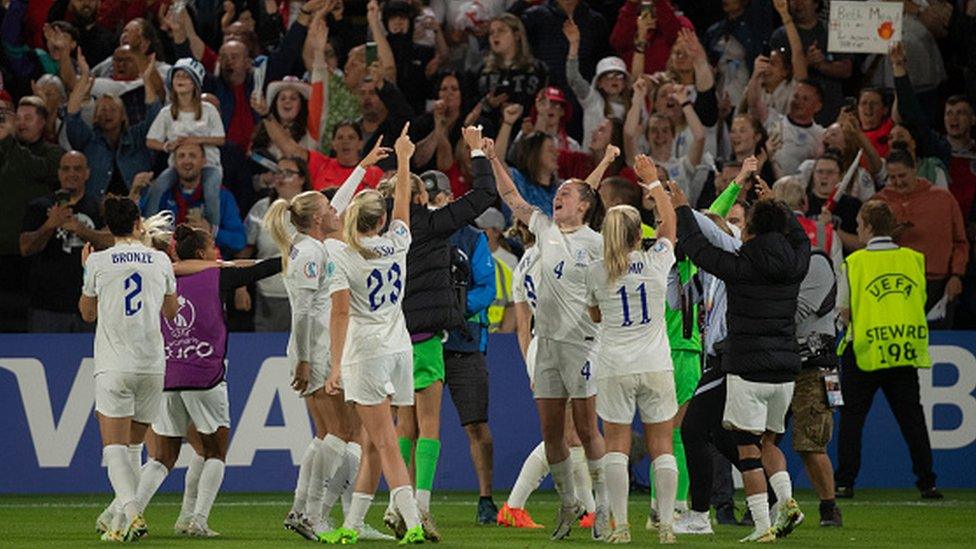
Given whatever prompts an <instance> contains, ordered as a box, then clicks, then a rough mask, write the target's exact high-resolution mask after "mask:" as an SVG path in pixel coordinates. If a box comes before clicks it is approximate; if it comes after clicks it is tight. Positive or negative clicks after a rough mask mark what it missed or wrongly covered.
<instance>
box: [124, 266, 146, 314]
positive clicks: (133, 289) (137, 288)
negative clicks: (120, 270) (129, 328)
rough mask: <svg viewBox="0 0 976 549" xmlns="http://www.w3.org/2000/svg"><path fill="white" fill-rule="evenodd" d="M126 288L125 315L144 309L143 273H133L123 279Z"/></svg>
mask: <svg viewBox="0 0 976 549" xmlns="http://www.w3.org/2000/svg"><path fill="white" fill-rule="evenodd" d="M123 285H124V288H125V292H126V293H125V316H132V315H134V314H136V313H138V312H139V311H141V310H142V299H141V298H140V297H139V294H141V293H142V275H140V274H139V273H132V274H131V275H129V276H127V277H126V279H125V280H124V281H123Z"/></svg>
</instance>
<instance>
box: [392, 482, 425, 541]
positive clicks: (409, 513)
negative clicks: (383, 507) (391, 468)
mask: <svg viewBox="0 0 976 549" xmlns="http://www.w3.org/2000/svg"><path fill="white" fill-rule="evenodd" d="M390 499H391V500H393V504H394V505H396V510H397V511H399V512H400V516H401V517H403V522H405V523H407V529H408V530H409V529H410V528H413V527H414V526H417V525H419V524H420V511H419V510H418V509H417V500H415V499H414V497H413V489H412V488H410V486H397V487H396V488H394V489H393V491H391V492H390Z"/></svg>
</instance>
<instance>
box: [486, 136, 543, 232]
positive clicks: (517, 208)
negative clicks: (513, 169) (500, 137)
mask: <svg viewBox="0 0 976 549" xmlns="http://www.w3.org/2000/svg"><path fill="white" fill-rule="evenodd" d="M485 154H486V155H487V156H488V159H489V160H490V161H491V170H492V172H493V173H494V174H495V184H496V185H497V186H498V194H499V195H500V196H501V199H502V201H503V202H505V204H506V205H508V207H509V208H510V209H511V210H512V213H513V214H514V215H515V217H516V218H517V219H518V220H519V221H521V222H522V223H525V224H526V225H528V224H529V220H530V219H532V212H534V211H535V208H533V207H532V206H531V205H529V203H528V202H526V201H525V199H524V198H522V195H521V194H520V193H519V191H518V188H517V187H516V186H515V182H514V181H512V176H511V175H509V173H508V168H506V167H505V164H503V163H502V161H501V160H499V158H498V156H499V154H501V153H500V151H498V150H495V146H494V143H492V142H491V140H487V143H486V146H485Z"/></svg>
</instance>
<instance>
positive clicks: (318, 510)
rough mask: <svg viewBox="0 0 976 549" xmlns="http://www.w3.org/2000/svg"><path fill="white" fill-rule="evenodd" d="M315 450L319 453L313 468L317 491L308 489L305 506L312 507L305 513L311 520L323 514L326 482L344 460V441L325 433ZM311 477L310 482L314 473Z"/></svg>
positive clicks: (313, 479) (313, 478)
mask: <svg viewBox="0 0 976 549" xmlns="http://www.w3.org/2000/svg"><path fill="white" fill-rule="evenodd" d="M317 451H318V454H319V455H318V460H317V463H316V465H315V468H316V470H317V471H318V475H319V483H318V485H317V487H318V489H319V492H318V493H317V494H313V493H312V491H311V490H310V491H309V492H310V494H309V498H308V503H307V506H308V507H314V508H313V509H312V511H311V512H307V513H306V515H308V516H309V517H311V518H312V519H313V520H314V519H317V518H321V517H322V516H324V515H323V514H322V513H323V511H324V509H325V494H326V484H327V483H328V482H329V481H330V480H332V478H333V477H334V476H335V474H336V471H337V470H338V469H339V466H340V465H342V464H343V463H344V462H345V454H346V441H344V440H342V439H341V438H339V437H337V436H335V435H332V434H329V435H326V436H325V439H323V440H322V442H320V443H319V444H318V450H317ZM311 479H312V480H311V482H314V481H315V474H314V473H313V475H312V477H311ZM314 496H318V497H314ZM331 509H332V507H331V506H329V510H330V511H331Z"/></svg>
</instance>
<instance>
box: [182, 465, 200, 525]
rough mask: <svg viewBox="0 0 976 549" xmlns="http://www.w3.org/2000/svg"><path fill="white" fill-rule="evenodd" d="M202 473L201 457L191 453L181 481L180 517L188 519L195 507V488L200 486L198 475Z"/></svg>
mask: <svg viewBox="0 0 976 549" xmlns="http://www.w3.org/2000/svg"><path fill="white" fill-rule="evenodd" d="M202 472H203V456H201V455H200V454H198V453H196V452H193V456H192V457H191V458H190V464H189V465H188V466H187V467H186V477H184V479H183V505H182V507H181V508H180V516H181V517H189V516H190V515H192V514H193V509H195V508H196V506H197V488H198V486H199V485H200V473H202Z"/></svg>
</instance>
